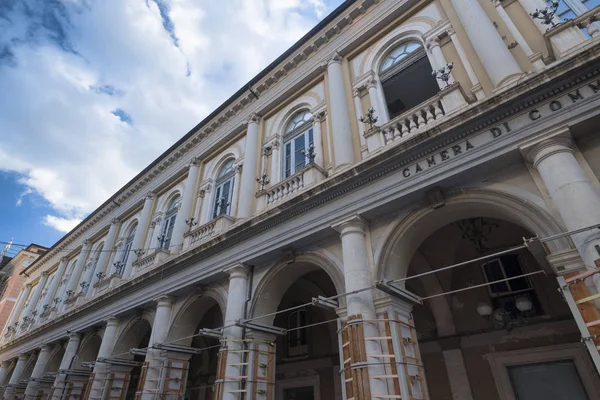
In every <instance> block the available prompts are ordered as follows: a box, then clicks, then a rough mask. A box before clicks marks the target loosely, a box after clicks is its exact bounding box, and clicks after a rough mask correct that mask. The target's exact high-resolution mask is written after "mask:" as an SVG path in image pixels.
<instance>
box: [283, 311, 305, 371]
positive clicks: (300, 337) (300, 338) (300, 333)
mask: <svg viewBox="0 0 600 400" xmlns="http://www.w3.org/2000/svg"><path fill="white" fill-rule="evenodd" d="M302 315H303V318H304V324H303V323H302ZM292 318H294V319H295V325H294V326H292V324H291V323H290V321H291V320H292ZM308 318H309V313H308V311H307V310H306V309H305V308H301V309H299V310H294V311H292V312H290V313H289V314H288V315H287V328H288V329H295V330H294V331H291V332H287V334H286V336H285V340H286V354H285V355H286V359H299V358H307V357H308V356H309V352H310V347H309V340H308V339H309V337H308V333H309V332H308V328H303V329H296V328H299V327H300V326H304V325H308V324H309V321H308ZM292 335H293V336H295V340H296V343H298V344H296V346H291V345H290V342H291V336H292ZM303 347H304V348H305V349H304V351H303V352H301V354H298V355H291V354H290V353H291V352H290V350H291V349H301V348H303Z"/></svg>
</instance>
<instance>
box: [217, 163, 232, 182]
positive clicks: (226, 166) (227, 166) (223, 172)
mask: <svg viewBox="0 0 600 400" xmlns="http://www.w3.org/2000/svg"><path fill="white" fill-rule="evenodd" d="M231 171H233V160H232V159H230V160H228V161H227V162H226V163H225V164H223V166H222V167H221V170H220V171H219V178H220V177H222V176H225V175H227V174H228V173H229V172H231Z"/></svg>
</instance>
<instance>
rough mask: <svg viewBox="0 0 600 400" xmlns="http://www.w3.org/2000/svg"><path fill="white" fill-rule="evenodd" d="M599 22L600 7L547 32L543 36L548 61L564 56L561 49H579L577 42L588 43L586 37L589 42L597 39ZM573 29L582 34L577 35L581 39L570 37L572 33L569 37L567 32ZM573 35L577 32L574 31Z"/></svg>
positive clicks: (599, 33)
mask: <svg viewBox="0 0 600 400" xmlns="http://www.w3.org/2000/svg"><path fill="white" fill-rule="evenodd" d="M599 20H600V6H596V7H594V8H592V9H591V10H589V11H587V12H585V13H583V14H581V15H579V16H577V17H575V18H573V19H570V20H568V21H565V22H562V23H560V24H558V25H557V26H555V27H553V28H550V29H549V30H548V32H546V33H545V34H544V39H545V40H546V47H547V48H548V52H549V54H548V58H549V61H554V60H556V58H557V57H560V56H564V55H565V51H561V50H562V48H563V47H565V48H567V49H569V52H571V51H576V50H577V49H579V48H580V47H581V46H578V42H579V44H581V45H585V44H587V43H589V42H590V40H587V41H586V40H585V38H586V37H587V38H588V39H591V40H594V39H596V38H598V37H599V36H600V29H599V28H600V21H599ZM573 28H577V29H579V30H581V31H582V32H583V33H584V35H581V34H579V36H582V38H578V37H572V36H574V35H573V34H572V32H571V35H569V32H568V31H569V30H571V31H573V30H574V29H573ZM575 33H578V32H577V31H576V30H575ZM563 42H565V43H563ZM556 53H558V54H556ZM561 53H562V54H561Z"/></svg>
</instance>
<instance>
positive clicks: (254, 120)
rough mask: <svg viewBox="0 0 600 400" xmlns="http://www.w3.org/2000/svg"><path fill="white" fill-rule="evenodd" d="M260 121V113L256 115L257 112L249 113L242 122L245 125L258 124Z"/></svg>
mask: <svg viewBox="0 0 600 400" xmlns="http://www.w3.org/2000/svg"><path fill="white" fill-rule="evenodd" d="M259 122H260V115H258V114H257V113H254V112H253V113H250V115H248V118H246V119H245V120H244V124H245V125H250V124H258V123H259Z"/></svg>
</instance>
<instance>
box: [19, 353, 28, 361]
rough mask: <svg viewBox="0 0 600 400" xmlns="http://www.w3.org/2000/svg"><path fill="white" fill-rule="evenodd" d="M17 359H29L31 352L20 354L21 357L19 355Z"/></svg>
mask: <svg viewBox="0 0 600 400" xmlns="http://www.w3.org/2000/svg"><path fill="white" fill-rule="evenodd" d="M17 359H18V360H19V361H27V360H29V354H28V353H22V354H19V357H17Z"/></svg>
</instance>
